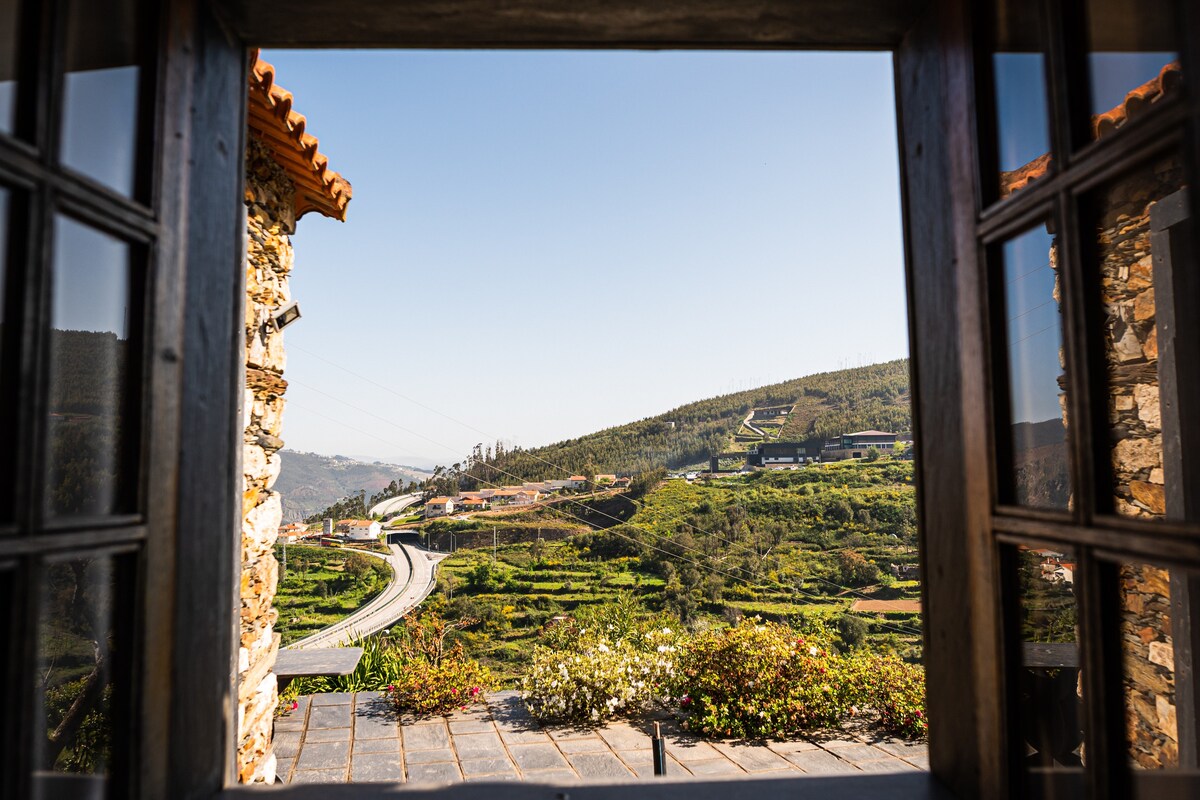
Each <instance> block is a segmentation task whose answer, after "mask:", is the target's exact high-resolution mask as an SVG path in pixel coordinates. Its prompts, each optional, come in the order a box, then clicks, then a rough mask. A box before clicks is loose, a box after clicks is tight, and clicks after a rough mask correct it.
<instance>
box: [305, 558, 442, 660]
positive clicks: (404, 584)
mask: <svg viewBox="0 0 1200 800" xmlns="http://www.w3.org/2000/svg"><path fill="white" fill-rule="evenodd" d="M391 550H392V553H391V555H388V556H384V555H380V554H378V553H370V555H373V556H375V557H376V558H382V559H384V560H385V561H387V562H388V563H389V564H390V565H391V567H392V572H393V573H394V575H393V580H392V582H391V583H389V584H388V585H387V587H386V588H385V589H384V590H383V591H382V592H381V593H380V594H378V595H376V597H375V598H374V599H372V600H371V601H370V602H368V603H366V604H365V605H364V606H363V607H362V608H360V609H359V610H358V611H355V612H354V613H353V614H351V615H350V616H348V617H346V618H345V619H344V620H342V621H341V622H338V623H336V624H334V625H330V626H329V627H328V628H325V629H324V630H321V631H318V632H317V633H314V634H313V635H312V636H309V637H307V638H305V639H301V640H300V641H298V642H295V643H293V644H291V645H289V647H291V648H293V649H296V650H304V649H308V648H313V647H337V646H338V645H339V644H344V643H347V642H349V641H351V640H353V639H355V638H357V637H359V636H368V635H370V634H372V633H375V632H376V631H381V630H383V629H384V628H387V627H389V626H390V625H391V624H392V623H393V622H395V621H396V620H398V619H400V618H401V617H403V616H404V615H405V614H407V613H408V612H409V611H410V610H412V609H413V608H415V607H416V606H417V605H418V604H419V603H420V602H421V601H422V600H424V599H425V598H426V597H428V596H429V593H430V592H432V591H433V586H434V579H435V572H436V567H437V562H439V561H441V560H442V559H443V558H445V557H446V556H447V554H446V553H431V552H429V551H428V550H424V549H422V548H420V547H417V546H416V545H411V544H393V545H391ZM354 552H359V553H361V552H364V551H362V550H356V551H354Z"/></svg>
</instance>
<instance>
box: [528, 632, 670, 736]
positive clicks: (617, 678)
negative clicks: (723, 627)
mask: <svg viewBox="0 0 1200 800" xmlns="http://www.w3.org/2000/svg"><path fill="white" fill-rule="evenodd" d="M658 647H661V648H662V650H661V652H659V651H658V649H657V648H656V649H655V651H654V652H644V651H641V650H638V649H636V648H635V647H634V646H633V645H632V644H631V643H630V642H628V641H624V640H622V641H619V642H613V643H612V644H608V643H605V642H603V641H598V642H594V643H593V644H591V645H590V646H585V647H583V648H581V649H580V650H577V651H574V652H572V651H564V650H553V649H551V648H549V647H545V646H541V645H539V646H538V647H537V648H536V649H535V650H534V653H533V664H532V665H531V666H530V669H529V672H528V673H526V675H525V677H524V678H523V679H522V681H521V689H522V697H523V698H524V699H525V703H526V705H528V706H529V710H530V711H531V712H532V713H533V715H534V716H536V717H538V718H539V719H555V720H575V721H586V722H598V721H600V720H602V719H607V718H609V717H614V716H617V715H618V714H626V713H632V712H636V711H643V710H645V709H646V708H648V707H650V706H651V705H653V703H655V702H656V701H657V702H666V701H667V700H668V699H669V697H670V694H671V690H670V686H669V681H670V679H671V677H672V675H673V674H674V650H675V648H674V646H673V645H669V644H662V645H659V646H658Z"/></svg>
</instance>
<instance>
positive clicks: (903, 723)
mask: <svg viewBox="0 0 1200 800" xmlns="http://www.w3.org/2000/svg"><path fill="white" fill-rule="evenodd" d="M847 672H848V678H849V680H850V683H851V684H852V685H853V687H854V694H855V702H856V704H858V705H861V706H863V707H864V708H865V710H866V711H868V712H871V711H873V712H874V713H875V714H877V715H878V716H879V724H880V726H881V727H883V728H884V729H885V730H888V731H891V732H893V733H896V734H899V735H901V736H906V737H909V738H919V737H921V736H924V735H925V734H926V733H928V732H929V718H928V717H926V716H925V672H924V670H922V669H921V668H920V667H918V666H916V665H915V664H908V663H906V662H904V661H901V660H900V659H899V658H897V657H896V656H892V655H878V654H869V655H867V654H864V655H859V656H855V657H854V658H853V659H852V661H851V666H850V668H849V669H848V670H847Z"/></svg>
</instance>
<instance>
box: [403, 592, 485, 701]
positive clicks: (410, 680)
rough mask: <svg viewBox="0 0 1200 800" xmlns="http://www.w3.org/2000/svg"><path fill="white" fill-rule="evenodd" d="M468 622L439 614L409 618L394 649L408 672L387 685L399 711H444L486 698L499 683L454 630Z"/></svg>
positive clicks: (404, 671) (405, 621)
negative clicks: (451, 620)
mask: <svg viewBox="0 0 1200 800" xmlns="http://www.w3.org/2000/svg"><path fill="white" fill-rule="evenodd" d="M465 622H466V621H461V622H458V623H449V622H446V621H445V620H443V619H442V618H441V617H438V616H437V615H435V614H425V615H424V616H422V617H419V618H417V617H414V616H409V617H406V618H405V620H404V628H403V629H402V630H401V631H400V632H399V634H398V635H397V636H396V638H395V642H394V645H393V646H394V647H395V650H396V653H397V654H398V656H399V658H400V660H401V661H402V662H403V663H404V670H403V671H402V672H401V673H400V675H398V676H397V677H396V678H395V679H394V680H393V681H392V682H391V683H389V684H388V686H387V687H386V689H387V692H388V695H389V696H390V697H391V699H392V702H394V703H395V704H396V708H397V709H398V710H400V711H410V712H412V713H413V714H416V715H417V716H428V715H431V714H445V713H448V712H450V711H453V710H454V709H455V708H466V706H467V705H469V704H471V703H479V702H483V699H484V695H485V693H486V692H488V691H490V690H491V689H492V688H494V685H495V681H494V680H493V678H492V674H491V672H490V671H489V670H488V668H487V667H485V666H483V665H482V664H480V663H479V662H478V661H476V660H475V659H473V658H468V657H467V655H466V653H465V652H464V651H463V646H462V643H461V642H455V643H453V644H450V643H449V642H448V641H447V637H448V636H449V634H450V633H451V632H452V631H453V630H455V629H456V628H457V627H458V626H460V625H462V624H464V623H465Z"/></svg>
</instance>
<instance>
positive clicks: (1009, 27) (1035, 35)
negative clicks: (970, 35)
mask: <svg viewBox="0 0 1200 800" xmlns="http://www.w3.org/2000/svg"><path fill="white" fill-rule="evenodd" d="M1038 5H1039V4H1038V3H1036V2H1022V0H1009V2H1000V3H997V4H996V30H995V40H994V42H993V52H992V79H993V89H994V95H995V101H996V144H997V148H998V150H999V152H998V153H997V161H998V165H999V169H1000V196H1001V197H1006V196H1008V195H1009V194H1011V193H1013V192H1015V191H1018V190H1020V189H1023V188H1024V187H1025V186H1027V185H1028V184H1029V183H1031V182H1032V181H1035V180H1037V179H1038V178H1040V177H1042V176H1043V175H1045V174H1046V172H1047V171H1048V169H1049V165H1050V135H1049V123H1048V118H1047V107H1046V58H1045V56H1044V55H1043V52H1044V37H1043V36H1042V33H1041V31H1042V26H1041V17H1040V14H1039V13H1038Z"/></svg>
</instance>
